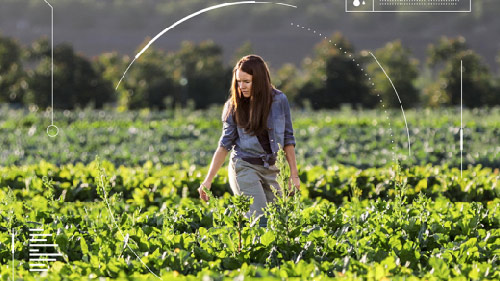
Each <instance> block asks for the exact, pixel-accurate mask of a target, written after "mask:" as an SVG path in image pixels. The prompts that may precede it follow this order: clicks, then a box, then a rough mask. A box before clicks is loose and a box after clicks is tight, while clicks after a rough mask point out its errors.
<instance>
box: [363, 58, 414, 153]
mask: <svg viewBox="0 0 500 281" xmlns="http://www.w3.org/2000/svg"><path fill="white" fill-rule="evenodd" d="M369 53H370V55H371V56H372V57H373V59H375V61H376V62H377V64H378V66H379V67H380V69H382V71H383V72H384V74H385V77H387V79H388V80H389V82H390V83H391V85H392V88H393V89H394V92H395V93H396V96H397V97H398V101H399V104H400V105H401V111H402V112H403V118H404V120H405V126H406V134H407V135H408V155H409V156H410V157H411V142H410V130H409V129H408V123H407V122H406V116H405V110H404V109H403V103H402V102H401V99H400V98H399V94H398V91H397V90H396V87H395V86H394V83H392V80H391V78H390V77H389V75H388V74H387V72H385V69H384V68H383V67H382V65H381V64H380V62H379V61H378V60H377V57H375V55H374V54H373V53H372V52H369Z"/></svg>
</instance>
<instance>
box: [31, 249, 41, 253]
mask: <svg viewBox="0 0 500 281" xmlns="http://www.w3.org/2000/svg"><path fill="white" fill-rule="evenodd" d="M39 251H40V250H38V249H30V252H39Z"/></svg>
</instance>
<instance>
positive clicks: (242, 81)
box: [236, 69, 252, 98]
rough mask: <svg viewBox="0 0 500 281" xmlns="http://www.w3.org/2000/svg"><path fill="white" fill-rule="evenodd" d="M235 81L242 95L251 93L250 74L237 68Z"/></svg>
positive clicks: (247, 95) (246, 95) (248, 95)
mask: <svg viewBox="0 0 500 281" xmlns="http://www.w3.org/2000/svg"><path fill="white" fill-rule="evenodd" d="M236 83H238V88H239V89H240V91H241V93H242V94H243V96H244V97H246V98H249V97H250V96H251V95H252V75H250V74H248V73H246V72H244V71H242V70H240V69H238V70H236Z"/></svg>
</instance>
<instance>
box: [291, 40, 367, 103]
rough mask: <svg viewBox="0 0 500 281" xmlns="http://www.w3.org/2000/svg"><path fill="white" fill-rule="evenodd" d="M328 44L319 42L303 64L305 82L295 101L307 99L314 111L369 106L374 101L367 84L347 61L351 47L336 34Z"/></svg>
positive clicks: (350, 62)
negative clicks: (349, 106) (342, 105)
mask: <svg viewBox="0 0 500 281" xmlns="http://www.w3.org/2000/svg"><path fill="white" fill-rule="evenodd" d="M330 40H331V41H332V42H333V43H330V42H329V41H327V40H323V41H322V42H321V43H319V44H318V45H316V47H315V48H314V53H315V57H314V58H313V59H311V58H306V59H305V60H304V63H303V68H304V69H305V71H306V79H305V82H304V83H303V85H302V87H301V89H300V93H299V96H298V100H299V101H301V100H305V99H308V100H310V102H311V105H312V107H313V108H316V109H317V108H336V107H338V106H339V105H340V104H343V103H347V104H350V105H351V106H355V105H363V106H367V107H369V106H372V105H373V104H374V98H373V96H371V94H370V89H369V87H368V86H367V83H366V81H367V80H366V79H365V77H364V75H363V72H362V71H361V69H360V68H359V67H358V66H357V63H356V62H354V61H352V57H349V54H351V55H353V54H354V47H353V46H352V45H351V43H350V42H349V41H348V40H347V39H346V38H345V37H344V36H343V35H342V34H340V33H335V34H334V35H333V36H332V37H331V39H330ZM334 44H336V46H335V45H334ZM344 52H345V53H344ZM358 59H359V58H358Z"/></svg>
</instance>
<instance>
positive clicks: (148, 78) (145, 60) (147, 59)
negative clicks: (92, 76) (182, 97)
mask: <svg viewBox="0 0 500 281" xmlns="http://www.w3.org/2000/svg"><path fill="white" fill-rule="evenodd" d="M148 42H149V39H146V40H145V41H144V42H143V44H142V45H141V46H140V47H139V49H142V48H143V47H144V46H145V44H147V43H148ZM137 51H139V50H137ZM125 68H126V66H125V67H124V68H123V69H122V70H121V72H123V71H124V70H125ZM174 75H175V73H174V58H173V55H172V54H166V53H165V52H163V51H161V50H158V49H155V48H154V47H149V49H148V50H147V51H146V52H145V53H144V54H142V56H141V57H140V58H139V59H138V60H137V61H136V62H135V63H134V65H133V66H132V67H131V68H130V70H129V72H128V73H127V76H125V79H124V80H123V81H122V83H123V88H124V90H122V92H121V102H122V104H125V103H126V104H127V108H129V109H140V108H146V107H147V108H152V109H160V110H161V109H165V108H167V106H168V107H171V106H174V100H173V99H174V96H175V94H176V90H177V89H178V86H176V85H175V84H176V81H175V77H174ZM120 77H121V74H120ZM120 87H121V86H120Z"/></svg>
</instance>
